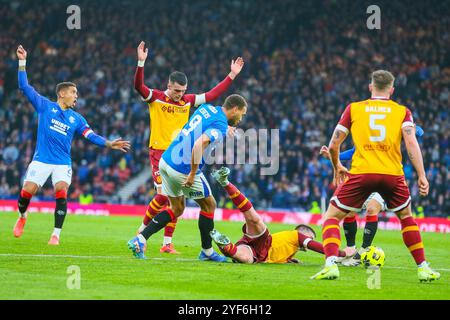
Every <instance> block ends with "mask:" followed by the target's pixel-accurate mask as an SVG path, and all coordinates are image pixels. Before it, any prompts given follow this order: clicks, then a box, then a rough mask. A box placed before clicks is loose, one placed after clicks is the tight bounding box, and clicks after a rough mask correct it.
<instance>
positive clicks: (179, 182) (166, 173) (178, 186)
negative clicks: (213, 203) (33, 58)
mask: <svg viewBox="0 0 450 320" xmlns="http://www.w3.org/2000/svg"><path fill="white" fill-rule="evenodd" d="M159 173H160V174H161V180H162V193H163V194H165V195H166V196H169V197H181V196H183V195H184V196H185V197H186V198H189V199H203V198H207V197H209V196H210V195H211V194H212V193H211V188H210V187H209V184H208V181H207V180H206V178H205V175H204V174H203V173H200V174H198V175H196V176H195V179H194V184H193V185H192V186H191V187H190V188H188V187H184V186H183V183H184V182H185V181H186V178H187V176H188V175H187V174H183V173H180V172H178V171H176V170H174V169H173V168H172V167H170V166H169V165H168V164H167V162H165V161H164V159H162V158H161V160H159Z"/></svg>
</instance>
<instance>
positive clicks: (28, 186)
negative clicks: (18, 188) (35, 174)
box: [22, 181, 39, 196]
mask: <svg viewBox="0 0 450 320" xmlns="http://www.w3.org/2000/svg"><path fill="white" fill-rule="evenodd" d="M38 189H39V186H38V185H37V184H35V183H33V182H29V181H27V182H25V184H24V185H23V187H22V190H25V191H26V192H28V193H29V194H31V195H33V196H34V195H35V194H36V192H37V190H38Z"/></svg>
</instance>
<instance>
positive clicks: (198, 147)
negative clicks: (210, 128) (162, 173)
mask: <svg viewBox="0 0 450 320" xmlns="http://www.w3.org/2000/svg"><path fill="white" fill-rule="evenodd" d="M210 143H211V139H210V137H209V136H208V135H206V134H202V135H201V137H200V138H198V139H197V140H196V141H195V143H194V147H193V148H192V156H191V172H190V173H189V175H188V177H187V178H186V181H185V182H184V184H183V185H184V186H185V187H188V188H189V187H191V186H192V185H193V184H194V179H195V174H196V173H197V171H198V167H199V166H200V162H201V161H202V156H203V151H204V150H205V149H206V148H207V147H208V145H209V144H210Z"/></svg>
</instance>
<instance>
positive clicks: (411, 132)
mask: <svg viewBox="0 0 450 320" xmlns="http://www.w3.org/2000/svg"><path fill="white" fill-rule="evenodd" d="M415 131H416V130H415V128H414V127H413V126H407V127H404V128H402V134H403V140H405V146H406V150H407V151H408V156H409V159H410V160H411V162H412V164H413V166H414V168H415V169H416V171H417V175H418V177H419V179H418V185H419V193H420V195H421V196H426V195H428V191H429V188H430V186H429V184H428V180H427V176H426V173H425V168H424V165H423V158H422V151H420V146H419V143H418V142H417V138H416V133H415Z"/></svg>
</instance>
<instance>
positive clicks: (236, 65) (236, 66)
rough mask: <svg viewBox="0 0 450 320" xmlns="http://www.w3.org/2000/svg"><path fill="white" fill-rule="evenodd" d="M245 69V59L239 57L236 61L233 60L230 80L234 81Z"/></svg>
mask: <svg viewBox="0 0 450 320" xmlns="http://www.w3.org/2000/svg"><path fill="white" fill-rule="evenodd" d="M243 67H244V59H242V57H238V58H237V59H236V60H231V67H230V69H231V71H230V78H231V79H233V80H234V78H236V76H237V75H238V74H239V73H240V72H241V70H242V68H243Z"/></svg>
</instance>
